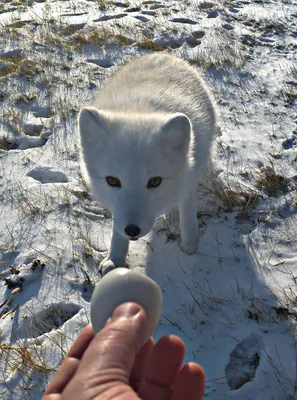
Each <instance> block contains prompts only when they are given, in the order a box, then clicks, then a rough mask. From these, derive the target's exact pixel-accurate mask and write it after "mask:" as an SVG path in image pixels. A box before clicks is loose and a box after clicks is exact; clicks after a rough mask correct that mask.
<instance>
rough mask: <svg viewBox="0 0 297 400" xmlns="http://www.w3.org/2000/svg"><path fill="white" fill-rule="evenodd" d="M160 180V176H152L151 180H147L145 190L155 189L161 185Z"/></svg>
mask: <svg viewBox="0 0 297 400" xmlns="http://www.w3.org/2000/svg"><path fill="white" fill-rule="evenodd" d="M161 182H162V178H160V176H154V177H153V178H150V179H149V180H148V183H147V185H146V187H147V188H149V189H150V188H156V187H158V186H160V185H161Z"/></svg>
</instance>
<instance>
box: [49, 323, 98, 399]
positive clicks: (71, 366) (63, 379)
mask: <svg viewBox="0 0 297 400" xmlns="http://www.w3.org/2000/svg"><path fill="white" fill-rule="evenodd" d="M94 336H95V335H94V332H93V329H92V326H91V325H87V326H86V327H85V328H84V329H82V331H81V333H80V334H79V336H78V338H77V339H76V341H75V342H74V343H73V345H72V346H71V348H70V350H69V352H68V354H67V356H66V358H65V359H64V361H63V362H62V364H61V366H60V368H59V369H58V371H57V373H56V374H55V376H54V377H53V379H52V381H51V383H50V384H49V386H48V388H47V389H46V391H45V394H51V393H62V391H63V390H64V388H65V387H66V385H67V384H68V382H69V381H70V380H71V378H72V377H73V376H74V374H75V372H76V371H77V369H78V366H79V359H80V358H81V357H82V355H83V354H84V352H85V350H86V349H87V348H88V346H89V344H90V342H91V341H92V339H93V338H94Z"/></svg>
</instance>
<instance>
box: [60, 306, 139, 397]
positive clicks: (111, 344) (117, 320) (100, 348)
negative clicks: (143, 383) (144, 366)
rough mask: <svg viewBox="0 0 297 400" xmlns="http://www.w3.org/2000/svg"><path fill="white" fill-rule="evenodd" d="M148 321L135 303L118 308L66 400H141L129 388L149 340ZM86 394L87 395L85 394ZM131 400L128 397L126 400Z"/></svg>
mask: <svg viewBox="0 0 297 400" xmlns="http://www.w3.org/2000/svg"><path fill="white" fill-rule="evenodd" d="M146 325H147V319H146V315H145V312H144V310H143V309H142V308H141V307H140V306H139V305H138V304H135V303H124V304H122V305H120V306H119V307H117V308H116V309H115V311H114V313H113V315H112V317H111V319H110V320H109V321H108V322H107V324H106V325H105V327H104V328H103V329H102V331H101V332H99V333H98V334H97V335H96V337H95V338H94V339H93V341H92V342H91V344H90V345H89V347H88V349H87V350H86V352H85V353H84V355H83V357H82V359H81V362H80V366H79V368H78V370H77V372H76V374H75V376H74V378H73V379H72V381H71V382H70V383H69V384H68V386H67V387H66V388H65V390H64V392H63V399H65V400H66V399H71V400H75V399H80V400H81V399H86V400H87V399H99V398H101V395H102V398H104V399H105V398H106V399H107V398H116V397H117V396H122V397H121V399H123V400H124V399H125V398H127V399H129V400H134V399H139V397H138V396H137V395H136V394H135V392H134V391H133V390H132V389H131V387H130V386H129V378H130V373H131V370H132V367H133V364H134V361H135V358H136V355H137V353H138V351H139V350H140V348H141V346H142V345H143V344H144V342H145V340H146ZM82 390H83V393H82ZM126 396H127V397H126Z"/></svg>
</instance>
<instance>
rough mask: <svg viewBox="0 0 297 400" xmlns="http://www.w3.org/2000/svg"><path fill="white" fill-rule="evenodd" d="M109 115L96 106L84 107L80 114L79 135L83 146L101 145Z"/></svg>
mask: <svg viewBox="0 0 297 400" xmlns="http://www.w3.org/2000/svg"><path fill="white" fill-rule="evenodd" d="M106 122H107V117H106V115H104V113H103V112H102V111H99V110H97V108H95V107H84V108H82V109H81V110H80V113H79V115H78V127H79V136H80V142H81V146H82V148H84V147H85V146H88V145H92V146H94V144H95V143H96V144H97V145H100V143H101V142H102V141H104V131H105V127H106Z"/></svg>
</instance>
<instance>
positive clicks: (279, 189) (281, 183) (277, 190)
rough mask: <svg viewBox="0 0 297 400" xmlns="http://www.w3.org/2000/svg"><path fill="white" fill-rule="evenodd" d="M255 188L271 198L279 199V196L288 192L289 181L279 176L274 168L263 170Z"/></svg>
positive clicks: (263, 168)
mask: <svg viewBox="0 0 297 400" xmlns="http://www.w3.org/2000/svg"><path fill="white" fill-rule="evenodd" d="M255 186H256V188H257V189H260V190H263V191H265V192H266V193H267V194H268V196H271V197H277V196H278V195H279V194H283V193H286V192H288V180H287V179H286V178H285V177H284V176H283V175H280V174H278V173H277V172H276V171H275V170H274V168H273V167H267V166H266V167H262V168H261V170H260V172H259V174H258V176H257V177H256V183H255Z"/></svg>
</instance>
